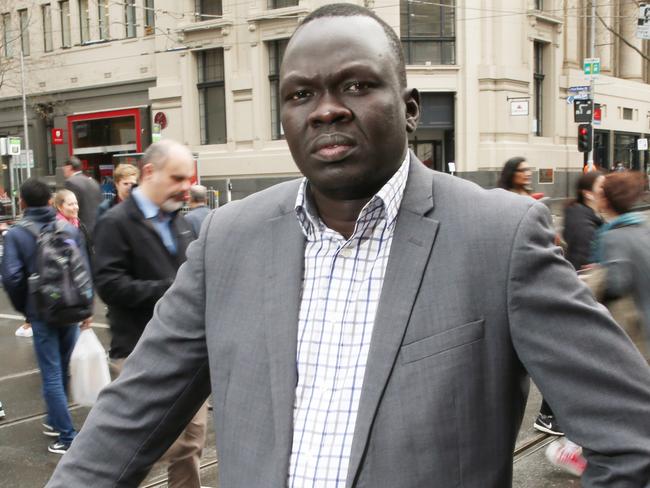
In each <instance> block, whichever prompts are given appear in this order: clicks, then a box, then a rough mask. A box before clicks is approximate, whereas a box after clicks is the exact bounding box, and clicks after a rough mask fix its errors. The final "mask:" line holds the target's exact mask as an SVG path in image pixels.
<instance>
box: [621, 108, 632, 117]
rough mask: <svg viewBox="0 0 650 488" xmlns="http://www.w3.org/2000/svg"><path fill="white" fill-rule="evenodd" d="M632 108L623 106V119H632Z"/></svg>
mask: <svg viewBox="0 0 650 488" xmlns="http://www.w3.org/2000/svg"><path fill="white" fill-rule="evenodd" d="M633 119H634V110H632V109H631V108H627V107H623V120H633Z"/></svg>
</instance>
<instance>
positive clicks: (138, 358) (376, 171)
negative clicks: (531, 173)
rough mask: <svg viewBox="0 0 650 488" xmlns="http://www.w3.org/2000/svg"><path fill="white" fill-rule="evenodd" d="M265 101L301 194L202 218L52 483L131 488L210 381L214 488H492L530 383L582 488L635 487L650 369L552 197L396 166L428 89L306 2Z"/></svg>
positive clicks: (395, 42)
mask: <svg viewBox="0 0 650 488" xmlns="http://www.w3.org/2000/svg"><path fill="white" fill-rule="evenodd" d="M280 93H281V95H280V96H281V100H282V125H283V127H284V131H285V135H286V139H287V142H288V144H289V148H290V150H291V153H292V156H293V158H294V160H295V162H296V164H297V165H298V167H299V168H300V170H301V172H302V173H303V174H304V175H305V179H303V180H300V181H293V182H288V183H283V184H280V185H278V186H275V187H273V188H270V189H268V190H266V191H263V192H260V193H257V194H255V195H253V196H251V197H249V198H247V199H245V200H242V201H238V202H234V203H230V204H228V205H226V206H225V207H223V208H222V209H219V210H218V211H216V212H213V213H212V214H210V216H209V217H208V219H207V220H206V222H205V223H204V226H203V233H202V234H201V236H200V237H199V239H198V240H197V241H195V243H193V244H192V245H191V246H190V247H189V250H188V259H187V262H186V263H185V264H184V265H183V266H182V267H181V269H180V270H179V273H178V275H177V279H176V282H175V283H174V285H172V287H171V288H170V290H169V291H168V292H167V293H166V294H165V296H164V297H163V298H162V299H161V300H160V302H159V303H158V304H157V306H156V311H155V314H154V317H153V319H152V321H151V322H150V323H149V325H148V326H147V329H146V330H145V332H144V335H143V336H142V339H141V341H140V342H139V343H138V346H137V347H136V349H135V351H134V353H133V354H132V355H131V356H130V357H129V359H128V360H127V362H126V365H125V369H124V373H123V374H122V376H121V377H120V378H119V379H118V380H117V381H116V382H115V383H114V384H113V385H111V386H109V387H108V388H107V389H106V390H104V392H103V393H102V395H101V397H100V399H99V401H98V403H97V405H96V406H95V407H94V408H93V411H92V412H91V413H90V415H89V417H88V419H87V421H86V424H85V425H84V427H83V429H82V430H81V434H80V435H79V436H78V437H77V438H76V440H75V442H74V443H73V445H72V447H71V449H70V451H69V452H68V454H66V455H65V456H64V457H63V459H62V461H61V463H60V464H59V466H58V468H57V471H56V472H55V474H54V476H53V478H52V480H51V481H50V483H49V484H48V485H47V486H49V487H56V488H62V487H66V488H70V487H72V488H77V487H78V488H81V487H86V486H93V487H109V486H111V487H113V486H120V487H126V486H137V484H138V483H139V482H140V480H142V479H143V477H144V476H145V475H146V473H147V471H148V470H149V468H150V467H151V465H152V463H153V462H154V461H155V459H156V458H157V457H158V456H159V455H160V454H161V453H162V452H163V451H164V450H165V449H166V448H167V446H168V445H169V444H170V443H171V441H172V440H173V439H174V437H175V436H177V435H178V433H179V432H180V430H181V429H182V427H183V426H184V425H185V424H186V423H187V421H188V420H189V419H190V418H191V417H192V415H193V414H194V412H195V411H196V409H197V408H198V407H199V406H200V405H201V403H202V402H203V401H204V400H205V398H206V397H207V395H208V393H209V392H210V387H212V394H213V400H214V420H215V428H216V431H217V450H218V453H219V486H220V488H244V487H245V488H253V487H255V488H259V487H269V488H277V487H284V486H289V487H292V488H293V487H311V486H319V487H328V488H329V487H336V488H339V487H341V488H342V487H347V488H351V487H359V488H361V487H367V488H370V487H372V488H424V487H432V486H435V487H442V488H448V487H456V486H458V487H459V486H463V487H465V488H467V487H471V488H504V487H506V486H510V485H511V482H512V481H511V480H512V456H513V448H514V443H515V437H516V435H517V430H518V429H519V425H520V422H521V418H522V414H523V410H524V405H525V400H526V395H527V391H528V379H527V378H528V376H527V372H528V373H529V374H530V375H531V376H532V377H533V379H534V380H535V382H536V383H537V384H538V385H539V387H540V388H541V390H542V392H543V393H544V397H545V398H547V399H548V401H549V403H550V404H551V405H552V407H553V410H554V411H555V412H556V414H557V415H558V417H559V418H560V421H561V422H562V424H563V425H565V426H566V431H567V434H568V435H569V436H571V438H572V439H574V440H575V441H576V442H579V443H580V444H581V445H582V446H584V450H585V453H586V456H587V459H588V461H589V467H588V469H587V471H586V472H585V474H584V476H583V480H582V481H583V486H584V487H586V488H595V487H644V486H645V485H646V484H647V483H648V479H650V422H648V418H650V369H649V368H648V365H647V364H646V363H645V361H643V359H642V358H641V356H640V354H639V353H638V352H637V351H636V350H635V348H634V346H633V345H632V344H631V343H630V341H629V340H628V339H627V337H626V336H625V334H624V333H623V332H622V331H621V330H620V329H619V328H618V326H617V325H616V324H615V323H614V322H613V321H612V319H611V318H610V316H609V315H607V314H606V312H605V311H604V309H603V308H602V307H601V306H600V305H598V304H597V303H596V302H595V300H594V299H593V297H592V296H591V294H590V293H589V291H588V290H587V288H586V287H585V286H584V285H582V284H581V283H580V282H579V280H578V279H577V277H576V275H575V271H574V270H573V268H572V267H571V265H569V264H568V263H567V262H566V261H565V260H564V258H563V257H562V256H561V254H560V251H559V250H558V248H557V247H555V246H554V245H553V238H554V231H553V229H552V227H551V222H550V216H549V213H548V211H547V210H546V208H545V207H544V206H543V205H541V204H539V203H536V202H534V201H533V200H532V199H527V198H523V197H520V196H517V195H512V194H508V193H506V192H503V191H500V190H493V191H487V190H483V189H481V188H479V187H478V186H476V185H474V184H472V183H469V182H466V181H463V180H461V179H458V178H454V177H451V176H448V175H444V174H439V173H435V172H432V171H430V170H428V169H427V168H425V167H424V166H423V165H422V164H421V163H420V162H419V161H418V160H417V158H415V156H414V155H413V154H411V153H409V152H408V150H407V132H412V131H413V130H415V127H416V125H417V120H418V115H419V108H418V102H419V95H418V93H417V91H416V90H414V89H408V88H406V76H405V69H404V63H403V59H402V54H401V48H400V42H399V39H398V38H397V37H396V35H395V33H394V32H393V31H392V29H391V28H390V27H389V26H388V25H386V24H385V23H384V22H382V21H380V20H379V19H377V18H376V17H375V16H374V14H372V13H371V12H369V11H367V10H365V9H363V8H361V7H358V6H355V5H350V4H332V5H327V6H324V7H321V8H319V9H318V10H316V11H314V12H313V13H312V14H310V15H309V16H307V17H306V18H305V20H304V21H303V23H302V24H301V25H300V27H298V29H297V30H296V32H295V33H294V35H293V37H292V40H291V41H290V42H289V45H288V47H287V50H286V52H285V58H284V62H283V66H282V69H281V75H280ZM116 405H119V408H116Z"/></svg>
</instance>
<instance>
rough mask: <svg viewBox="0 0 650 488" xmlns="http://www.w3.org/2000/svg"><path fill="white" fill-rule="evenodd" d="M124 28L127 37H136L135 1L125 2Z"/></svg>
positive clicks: (127, 0)
mask: <svg viewBox="0 0 650 488" xmlns="http://www.w3.org/2000/svg"><path fill="white" fill-rule="evenodd" d="M124 26H125V33H126V37H135V27H136V25H135V0H125V3H124Z"/></svg>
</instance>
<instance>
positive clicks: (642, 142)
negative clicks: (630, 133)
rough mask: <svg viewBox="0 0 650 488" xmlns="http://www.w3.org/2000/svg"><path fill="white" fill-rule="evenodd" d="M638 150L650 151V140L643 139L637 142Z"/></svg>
mask: <svg viewBox="0 0 650 488" xmlns="http://www.w3.org/2000/svg"><path fill="white" fill-rule="evenodd" d="M636 148H637V149H638V150H639V151H647V150H648V139H646V138H641V139H637V140H636Z"/></svg>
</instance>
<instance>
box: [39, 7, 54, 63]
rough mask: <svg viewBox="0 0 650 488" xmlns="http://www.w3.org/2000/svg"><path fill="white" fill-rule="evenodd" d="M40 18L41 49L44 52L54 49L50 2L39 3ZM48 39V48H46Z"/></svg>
mask: <svg viewBox="0 0 650 488" xmlns="http://www.w3.org/2000/svg"><path fill="white" fill-rule="evenodd" d="M41 19H42V20H43V51H44V52H46V53H49V52H51V51H52V50H53V49H54V38H53V36H52V4H51V3H44V4H42V5H41ZM48 41H49V48H48Z"/></svg>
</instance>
